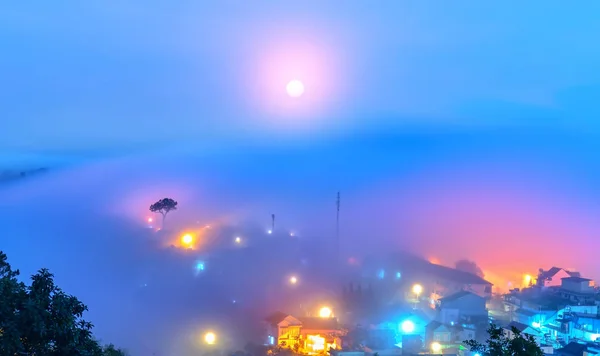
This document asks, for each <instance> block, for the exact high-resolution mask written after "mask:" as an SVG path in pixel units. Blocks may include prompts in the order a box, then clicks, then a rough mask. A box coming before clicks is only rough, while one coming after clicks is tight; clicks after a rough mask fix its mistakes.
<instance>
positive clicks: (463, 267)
mask: <svg viewBox="0 0 600 356" xmlns="http://www.w3.org/2000/svg"><path fill="white" fill-rule="evenodd" d="M454 268H456V269H457V270H459V271H463V272H468V273H471V274H474V275H476V276H478V277H481V278H483V277H484V274H483V271H482V270H481V268H480V267H479V266H477V264H476V263H475V262H473V261H469V260H458V261H456V263H455V265H454Z"/></svg>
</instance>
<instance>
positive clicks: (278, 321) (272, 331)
mask: <svg viewBox="0 0 600 356" xmlns="http://www.w3.org/2000/svg"><path fill="white" fill-rule="evenodd" d="M265 322H266V324H267V325H266V329H267V340H266V341H267V344H268V345H279V346H282V347H290V348H291V347H294V345H296V344H298V343H299V339H300V328H301V326H302V322H301V321H300V320H298V319H297V318H295V317H293V316H291V315H289V314H286V313H282V312H275V313H273V314H271V315H269V316H268V317H267V318H266V319H265Z"/></svg>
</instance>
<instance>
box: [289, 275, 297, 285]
mask: <svg viewBox="0 0 600 356" xmlns="http://www.w3.org/2000/svg"><path fill="white" fill-rule="evenodd" d="M290 283H291V284H296V283H298V278H296V277H295V276H292V277H290Z"/></svg>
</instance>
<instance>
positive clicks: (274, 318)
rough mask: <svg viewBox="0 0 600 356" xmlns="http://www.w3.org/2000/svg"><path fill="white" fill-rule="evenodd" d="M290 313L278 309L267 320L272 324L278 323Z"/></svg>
mask: <svg viewBox="0 0 600 356" xmlns="http://www.w3.org/2000/svg"><path fill="white" fill-rule="evenodd" d="M288 315H289V314H286V313H283V312H280V311H276V312H274V313H273V314H271V315H269V316H268V317H266V318H265V321H266V322H268V323H270V324H278V323H280V322H281V321H282V320H283V319H285V318H286V317H287V316H288Z"/></svg>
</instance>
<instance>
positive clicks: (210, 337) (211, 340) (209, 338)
mask: <svg viewBox="0 0 600 356" xmlns="http://www.w3.org/2000/svg"><path fill="white" fill-rule="evenodd" d="M216 341H217V335H215V333H213V332H212V331H209V332H207V333H206V334H204V342H205V343H207V344H208V345H214V344H215V342H216Z"/></svg>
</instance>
